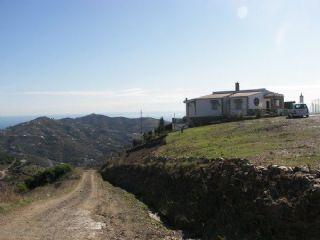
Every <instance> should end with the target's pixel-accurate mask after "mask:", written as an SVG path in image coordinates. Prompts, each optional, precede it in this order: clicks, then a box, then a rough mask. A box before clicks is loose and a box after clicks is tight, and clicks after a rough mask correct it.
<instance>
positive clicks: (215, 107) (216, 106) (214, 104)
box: [210, 100, 220, 110]
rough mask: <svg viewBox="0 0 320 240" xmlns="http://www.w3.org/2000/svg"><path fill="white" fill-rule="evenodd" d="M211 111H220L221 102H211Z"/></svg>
mask: <svg viewBox="0 0 320 240" xmlns="http://www.w3.org/2000/svg"><path fill="white" fill-rule="evenodd" d="M210 102H211V109H212V110H218V109H219V106H220V102H219V100H211V101H210Z"/></svg>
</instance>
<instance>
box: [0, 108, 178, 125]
mask: <svg viewBox="0 0 320 240" xmlns="http://www.w3.org/2000/svg"><path fill="white" fill-rule="evenodd" d="M97 114H102V115H106V116H109V117H127V118H139V117H140V113H139V112H123V113H115V112H113V113H97ZM86 115H88V114H73V115H62V114H60V115H59V114H56V115H34V116H3V117H0V129H4V128H7V127H10V126H14V125H17V124H19V123H23V122H28V121H31V120H33V119H36V118H38V117H43V116H46V117H50V118H54V119H61V118H66V117H70V118H77V117H82V116H86ZM142 116H143V117H153V118H161V117H163V118H164V119H165V120H166V121H171V120H172V118H173V117H174V116H175V117H177V118H180V117H183V116H184V112H176V113H173V112H145V113H144V112H143V113H142Z"/></svg>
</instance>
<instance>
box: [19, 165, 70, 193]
mask: <svg viewBox="0 0 320 240" xmlns="http://www.w3.org/2000/svg"><path fill="white" fill-rule="evenodd" d="M71 171H72V167H71V166H70V165H69V164H59V165H57V166H55V167H52V168H48V169H46V170H44V171H42V172H38V173H37V174H36V175H34V176H32V177H29V178H28V179H26V180H25V185H26V186H27V188H29V189H34V188H36V187H38V186H43V185H46V184H48V183H53V182H55V181H57V180H58V179H59V178H61V177H62V176H63V175H65V174H66V173H68V172H71Z"/></svg>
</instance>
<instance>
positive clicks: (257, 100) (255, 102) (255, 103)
mask: <svg viewBox="0 0 320 240" xmlns="http://www.w3.org/2000/svg"><path fill="white" fill-rule="evenodd" d="M253 103H254V105H255V106H257V107H258V106H259V104H260V100H259V98H255V99H254V100H253Z"/></svg>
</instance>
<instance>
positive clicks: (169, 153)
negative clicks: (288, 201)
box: [155, 117, 320, 168]
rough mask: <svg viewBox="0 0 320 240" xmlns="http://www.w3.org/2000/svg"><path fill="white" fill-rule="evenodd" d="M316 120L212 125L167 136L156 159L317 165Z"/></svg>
mask: <svg viewBox="0 0 320 240" xmlns="http://www.w3.org/2000/svg"><path fill="white" fill-rule="evenodd" d="M319 135H320V117H311V118H308V119H285V118H284V117H277V118H266V119H255V120H246V121H239V122H230V123H222V124H214V125H209V126H204V127H196V128H190V129H187V130H185V131H184V132H183V133H180V132H175V133H171V134H169V135H168V136H167V138H166V145H163V146H161V147H159V148H158V149H157V150H156V151H155V155H156V156H163V157H173V158H186V157H194V158H201V157H205V158H211V159H216V158H221V157H222V158H246V159H249V160H250V161H251V162H252V163H253V164H255V165H270V164H278V165H286V166H299V165H308V166H310V167H313V168H317V167H319V165H320V147H319V146H320V138H319Z"/></svg>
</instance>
